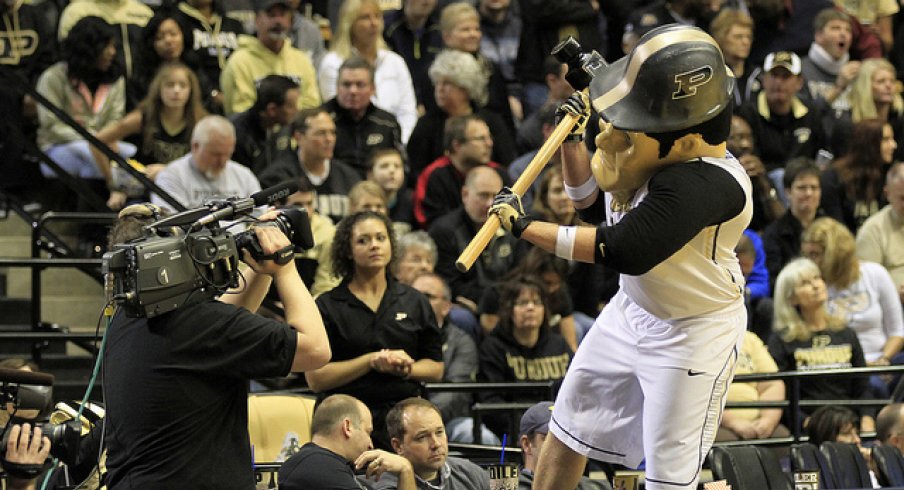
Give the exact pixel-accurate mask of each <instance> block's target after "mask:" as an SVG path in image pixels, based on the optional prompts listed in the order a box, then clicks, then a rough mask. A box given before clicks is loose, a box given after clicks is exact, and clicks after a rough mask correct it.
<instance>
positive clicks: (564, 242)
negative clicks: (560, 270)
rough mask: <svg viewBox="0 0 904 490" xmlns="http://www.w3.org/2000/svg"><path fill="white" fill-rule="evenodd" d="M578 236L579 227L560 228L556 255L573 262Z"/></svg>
mask: <svg viewBox="0 0 904 490" xmlns="http://www.w3.org/2000/svg"><path fill="white" fill-rule="evenodd" d="M577 235H578V227H577V226H560V227H559V231H558V233H557V234H556V255H557V256H559V257H561V258H563V259H565V260H573V259H574V242H575V238H577Z"/></svg>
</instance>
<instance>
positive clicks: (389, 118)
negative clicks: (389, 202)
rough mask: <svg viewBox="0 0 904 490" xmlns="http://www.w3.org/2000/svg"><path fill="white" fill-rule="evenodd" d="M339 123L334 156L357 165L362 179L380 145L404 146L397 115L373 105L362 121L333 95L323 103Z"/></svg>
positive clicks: (356, 168) (387, 146)
mask: <svg viewBox="0 0 904 490" xmlns="http://www.w3.org/2000/svg"><path fill="white" fill-rule="evenodd" d="M323 108H324V109H326V110H327V111H328V112H329V113H330V116H331V117H332V118H333V121H334V122H335V123H336V149H335V150H333V151H334V156H335V158H337V159H339V160H342V161H343V162H345V163H347V164H348V165H350V166H351V167H352V168H354V169H355V170H356V171H357V172H358V174H359V175H361V178H362V179H363V178H366V177H367V170H368V168H367V158H368V156H369V155H370V152H372V151H374V150H376V149H379V148H396V149H398V150H401V149H402V127H401V126H399V121H398V120H397V119H396V117H395V116H393V115H392V114H390V113H389V112H387V111H384V110H383V109H380V108H379V107H377V106H375V105H373V104H370V107H368V108H367V112H366V113H365V114H364V117H363V118H361V120H360V121H355V120H354V119H353V118H352V116H351V114H349V112H348V111H347V110H345V109H343V108H342V107H340V106H339V103H338V102H337V101H336V98H335V97H334V98H332V99H330V100H328V101H326V102H325V103H324V104H323Z"/></svg>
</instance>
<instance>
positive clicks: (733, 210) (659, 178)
mask: <svg viewBox="0 0 904 490" xmlns="http://www.w3.org/2000/svg"><path fill="white" fill-rule="evenodd" d="M745 200H746V197H745V194H744V190H743V189H742V188H741V185H740V184H739V183H738V182H737V180H735V179H734V177H732V176H731V174H729V173H728V171H726V170H724V169H722V168H719V167H717V166H715V165H712V164H708V163H705V162H702V161H700V162H694V163H679V164H675V165H671V166H669V167H666V168H664V169H663V170H661V171H660V172H659V173H657V174H656V175H654V176H653V178H652V179H650V182H649V192H648V194H647V196H646V197H645V198H644V199H643V201H642V202H641V203H640V204H639V205H638V206H637V207H636V208H634V209H633V210H631V211H629V212H628V214H627V215H626V216H625V217H624V218H623V219H622V220H621V221H620V222H619V223H618V224H615V225H613V226H602V227H600V228H598V229H597V233H596V237H597V243H599V244H601V246H600V247H597V251H596V254H597V262H601V263H602V264H604V265H606V266H610V267H612V268H613V269H615V270H617V271H619V272H621V273H624V274H631V275H640V274H643V273H645V272H647V271H649V270H650V269H652V268H653V267H655V266H656V265H657V264H659V263H660V262H662V261H663V260H665V259H667V258H669V257H670V256H671V255H672V254H674V253H675V252H677V251H678V250H679V249H680V248H681V247H683V246H684V245H685V244H687V242H689V241H690V240H691V239H692V238H693V237H694V236H695V235H696V234H697V233H700V231H701V230H703V229H704V228H706V227H707V226H711V225H715V224H718V223H721V222H724V221H726V220H729V219H731V218H732V217H734V216H736V215H737V214H738V213H740V212H741V211H742V210H743V208H744V204H745ZM602 245H604V247H603V246H602ZM600 248H604V249H605V255H603V254H602V253H601V252H600ZM639 248H642V249H643V253H638V249H639Z"/></svg>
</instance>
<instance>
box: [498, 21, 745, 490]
mask: <svg viewBox="0 0 904 490" xmlns="http://www.w3.org/2000/svg"><path fill="white" fill-rule="evenodd" d="M595 73H596V74H595V76H594V77H593V79H592V81H591V83H590V96H591V98H592V101H593V108H594V109H596V111H597V112H598V113H599V115H600V116H601V120H602V121H601V123H600V130H601V132H600V134H599V136H597V139H596V146H597V148H598V150H597V151H596V153H595V154H594V155H593V158H592V159H591V158H589V156H588V155H587V152H586V150H585V149H584V148H585V147H584V145H583V143H582V142H581V140H582V139H583V133H584V126H585V125H586V121H587V119H588V118H589V116H590V104H589V101H588V99H587V96H586V95H584V94H583V93H576V94H574V95H572V97H571V98H570V99H569V100H568V101H566V102H565V103H563V105H562V107H561V108H560V110H563V111H566V112H569V113H571V114H574V115H576V116H579V118H580V119H579V120H580V123H579V124H578V125H577V126H576V127H575V129H574V130H573V131H572V133H571V135H570V136H569V138H568V139H567V140H566V143H565V144H563V147H562V149H563V157H564V164H563V174H564V178H565V188H566V191H567V193H568V194H569V197H570V198H571V200H572V201H573V202H574V205H575V208H577V209H578V211H579V213H580V216H581V218H582V219H583V220H584V221H586V222H589V223H595V224H598V225H599V226H597V227H592V226H579V227H570V226H558V225H555V224H552V223H545V222H541V221H535V220H532V219H531V218H530V217H529V216H527V215H526V214H525V213H524V212H523V209H522V207H521V205H520V198H519V197H518V196H517V195H516V194H514V193H512V192H511V190H509V189H504V190H503V191H502V192H500V193H499V194H498V195H497V197H496V200H495V203H494V206H493V208H492V209H491V213H493V214H495V215H497V216H498V217H499V219H500V221H501V222H502V225H503V226H504V227H505V228H506V229H508V230H510V231H511V232H512V233H513V234H514V235H515V236H517V237H520V238H522V239H525V240H527V241H529V242H531V243H533V244H534V245H537V246H539V247H541V248H543V249H545V250H548V251H550V252H554V253H555V254H556V255H558V256H560V257H563V258H566V259H569V260H579V261H582V262H598V263H601V264H604V265H606V266H607V267H611V268H613V269H614V270H617V271H619V272H620V273H621V274H622V275H621V288H620V290H619V292H618V293H617V294H616V295H615V297H614V298H612V300H611V301H610V302H609V303H608V304H607V305H606V307H605V308H604V309H603V312H602V313H601V314H600V316H599V317H598V318H597V320H596V323H595V324H594V325H593V328H592V329H591V330H590V332H589V333H588V334H587V336H586V337H585V338H584V340H583V342H582V343H581V345H580V347H579V348H578V351H577V353H576V355H575V357H574V359H573V361H572V363H571V366H570V368H569V370H568V374H567V376H566V377H565V381H564V383H563V386H562V389H561V391H560V392H559V395H558V398H557V399H556V402H555V407H554V409H553V412H552V418H551V420H550V423H549V436H548V438H547V440H546V442H545V443H544V446H543V449H542V451H541V454H540V461H539V463H538V467H537V474H536V479H535V481H534V487H533V488H535V489H543V490H551V489H553V488H555V489H561V488H575V486H576V485H577V484H578V481H579V479H580V476H581V474H582V472H583V469H584V466H585V464H586V461H587V457H588V456H589V457H592V458H594V459H598V460H601V461H607V462H612V463H617V464H622V465H626V466H629V467H637V466H638V465H639V464H640V463H641V461H642V460H643V459H644V458H645V459H646V488H647V489H650V490H659V489H669V490H673V489H679V488H681V489H684V488H686V489H694V488H696V487H697V481H698V480H699V476H700V467H701V465H702V463H703V461H704V458H705V457H706V454H707V452H708V451H709V448H710V447H711V445H712V441H713V438H714V437H715V433H716V430H717V428H718V425H719V416H720V413H721V410H722V408H723V406H724V400H725V390H726V389H727V387H728V384H729V382H730V381H731V377H732V373H733V370H734V364H735V360H736V357H737V354H736V349H737V346H738V344H739V342H740V341H741V340H742V338H743V337H742V335H743V333H744V331H745V327H746V311H745V308H744V278H743V275H742V273H741V268H740V266H739V264H738V260H737V257H736V256H735V253H734V247H735V245H736V244H737V243H738V240H739V238H740V237H741V234H742V233H743V231H744V229H745V228H746V227H747V225H748V223H749V222H750V219H751V216H752V213H753V211H752V209H753V208H752V204H751V197H750V195H751V184H750V179H749V178H748V177H747V175H746V173H745V172H744V168H743V167H742V166H741V164H740V163H738V161H737V160H736V159H735V158H734V157H732V156H731V155H730V154H728V153H727V151H726V144H725V141H726V139H727V137H728V133H729V129H730V121H731V114H732V107H731V93H732V88H733V85H734V78H733V76H732V75H731V73H730V71H729V70H728V68H727V67H726V66H725V62H724V60H723V57H722V52H721V51H720V50H719V48H718V46H717V44H716V42H715V41H714V40H713V39H712V38H711V37H710V36H709V35H707V34H706V33H704V32H703V31H702V30H700V29H697V28H693V27H686V26H679V25H676V24H671V25H667V26H663V27H659V28H657V29H654V30H652V31H650V32H648V33H647V34H646V35H644V36H643V37H642V38H641V39H640V41H639V43H638V45H637V46H636V47H635V48H634V50H633V51H632V52H631V53H630V54H629V55H627V56H625V57H624V58H622V59H620V60H618V61H616V62H615V63H613V64H612V65H610V66H608V67H605V68H603V69H602V70H597V71H596V72H595ZM600 189H602V190H603V191H605V193H601V192H600Z"/></svg>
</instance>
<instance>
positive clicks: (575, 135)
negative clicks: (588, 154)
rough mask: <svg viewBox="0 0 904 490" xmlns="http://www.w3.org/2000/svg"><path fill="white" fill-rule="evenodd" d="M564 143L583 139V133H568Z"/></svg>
mask: <svg viewBox="0 0 904 490" xmlns="http://www.w3.org/2000/svg"><path fill="white" fill-rule="evenodd" d="M564 141H565V142H566V143H573V142H581V141H584V133H568V136H566V137H565V140H564Z"/></svg>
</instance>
